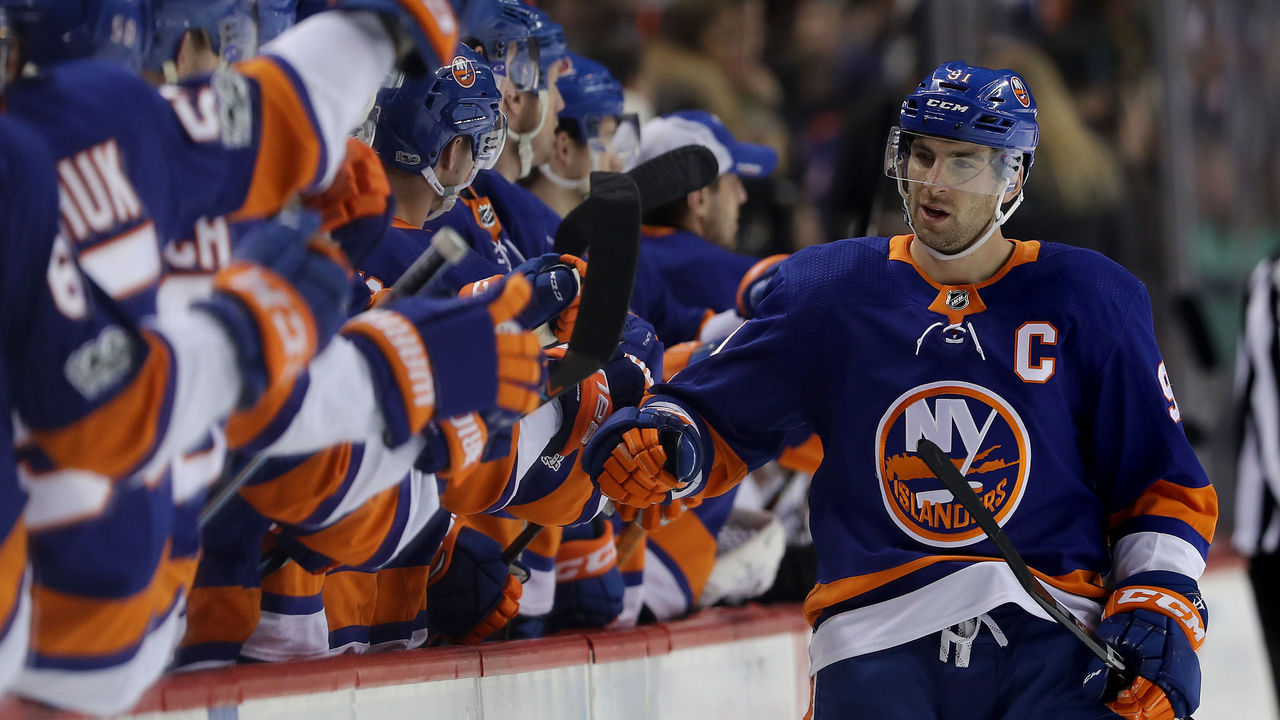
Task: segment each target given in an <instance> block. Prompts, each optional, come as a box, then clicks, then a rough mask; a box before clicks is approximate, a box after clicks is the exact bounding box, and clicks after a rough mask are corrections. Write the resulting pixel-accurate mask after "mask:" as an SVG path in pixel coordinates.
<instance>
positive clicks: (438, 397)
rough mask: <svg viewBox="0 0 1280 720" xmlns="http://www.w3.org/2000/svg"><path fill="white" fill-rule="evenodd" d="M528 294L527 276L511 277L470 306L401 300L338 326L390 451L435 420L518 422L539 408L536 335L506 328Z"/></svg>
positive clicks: (539, 354)
mask: <svg viewBox="0 0 1280 720" xmlns="http://www.w3.org/2000/svg"><path fill="white" fill-rule="evenodd" d="M529 293H530V289H529V283H528V281H527V280H525V278H524V276H522V275H513V276H509V277H508V278H506V279H505V280H504V281H502V282H499V283H497V284H495V286H494V287H492V288H490V290H489V291H488V292H486V293H484V294H482V295H478V296H476V297H474V298H470V299H467V300H439V299H433V298H424V297H409V298H404V299H402V300H399V301H397V302H395V303H393V304H391V305H388V306H386V307H385V308H379V309H376V310H370V311H368V312H365V313H362V314H360V315H357V316H356V317H355V318H353V319H352V320H351V321H350V322H348V323H347V324H346V325H345V326H343V328H342V334H343V335H344V336H346V337H348V338H349V339H351V341H352V343H353V344H354V345H355V346H356V348H357V349H359V350H360V352H361V353H362V354H363V355H364V357H365V359H366V360H367V361H368V364H369V369H370V372H371V374H372V376H373V381H374V387H375V389H376V390H377V392H378V397H379V403H380V406H381V408H382V413H383V418H384V420H385V421H386V434H385V438H384V439H385V440H386V442H387V443H388V444H389V445H391V446H392V447H394V446H397V445H400V444H401V443H404V442H405V441H406V440H408V439H409V438H410V437H411V436H412V435H414V434H415V433H418V432H420V431H421V430H422V429H423V428H424V427H426V424H427V423H428V422H429V421H430V420H431V419H432V418H433V417H435V416H437V415H438V416H440V417H458V416H461V415H466V414H468V413H471V412H481V413H485V412H493V413H494V414H496V415H498V416H499V417H512V418H515V417H520V416H522V415H525V414H527V413H529V412H531V411H533V410H534V409H535V408H537V407H538V404H539V403H540V401H541V391H542V383H543V370H544V367H543V357H542V348H541V346H540V344H539V343H538V339H537V337H535V336H534V335H533V333H530V332H527V331H523V330H520V329H519V328H518V327H516V326H515V325H514V323H510V322H508V321H509V320H510V319H511V318H513V317H515V316H516V315H517V314H518V313H519V312H520V311H521V310H523V309H524V307H525V305H527V304H528V302H529ZM487 417H490V418H491V417H493V416H492V415H488V416H487Z"/></svg>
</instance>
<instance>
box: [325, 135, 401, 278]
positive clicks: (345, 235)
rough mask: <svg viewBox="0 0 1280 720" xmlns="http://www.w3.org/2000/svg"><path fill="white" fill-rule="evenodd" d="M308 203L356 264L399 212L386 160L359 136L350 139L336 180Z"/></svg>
mask: <svg viewBox="0 0 1280 720" xmlns="http://www.w3.org/2000/svg"><path fill="white" fill-rule="evenodd" d="M305 203H306V206H307V207H309V208H311V209H313V210H316V211H317V212H319V213H320V229H321V230H322V231H324V232H328V233H329V234H330V235H331V236H332V237H333V239H334V240H335V241H336V242H337V243H338V245H339V246H341V247H342V250H343V252H345V253H346V254H347V258H349V259H350V260H351V263H352V264H353V265H355V266H356V267H361V266H362V264H363V263H364V260H365V258H367V257H368V256H369V253H370V252H372V251H373V249H374V248H375V247H377V245H378V243H379V242H380V241H381V240H382V238H383V236H385V235H386V234H387V228H389V227H391V217H392V215H394V214H395V202H394V201H393V200H392V199H391V184H390V183H389V182H388V181H387V173H386V171H384V170H383V169H382V161H381V160H379V159H378V155H377V153H375V152H374V151H373V148H371V147H369V146H368V145H365V144H364V143H362V142H360V141H359V140H356V139H355V138H348V139H347V154H346V156H345V157H344V158H343V160H342V165H340V166H339V167H338V174H337V175H336V176H334V179H333V182H332V183H330V184H329V187H328V188H327V189H326V190H325V191H324V192H323V193H321V194H319V195H315V196H312V197H309V198H307V199H306V201H305Z"/></svg>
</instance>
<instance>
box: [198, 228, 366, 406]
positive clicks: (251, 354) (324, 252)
mask: <svg viewBox="0 0 1280 720" xmlns="http://www.w3.org/2000/svg"><path fill="white" fill-rule="evenodd" d="M319 225H320V221H319V218H318V217H317V216H315V215H314V214H312V213H309V212H291V213H288V214H286V215H281V216H279V217H277V218H276V219H274V220H272V221H269V222H263V223H259V224H256V225H255V226H253V227H252V228H251V229H250V230H249V231H248V232H247V233H246V234H245V235H244V237H243V238H242V239H241V241H240V243H239V244H238V245H237V246H236V251H235V255H234V256H233V257H232V259H231V262H230V263H229V264H228V265H227V266H226V267H225V268H223V269H222V270H220V271H219V272H218V274H217V275H215V276H214V278H213V294H212V296H211V297H210V298H209V299H208V300H204V301H202V302H200V303H199V304H197V305H196V307H197V308H198V309H200V310H203V311H205V312H207V313H209V314H210V315H212V316H213V317H214V318H216V319H217V320H218V321H219V322H220V323H221V324H222V326H223V327H224V328H225V329H226V331H227V333H228V334H229V335H230V336H231V339H232V341H233V342H234V344H235V347H236V354H237V359H238V361H239V365H240V371H241V377H242V378H243V383H242V386H241V393H240V399H239V403H238V405H239V407H240V409H241V410H246V409H251V408H255V406H258V405H259V404H261V403H264V402H271V400H272V399H273V398H275V397H276V396H278V395H279V393H280V392H281V391H282V390H283V391H285V392H287V388H289V387H291V386H292V384H293V381H294V379H295V378H296V377H297V376H298V374H299V373H300V372H301V371H302V370H303V369H304V368H305V367H306V366H307V364H308V363H310V362H311V358H312V357H313V356H314V355H315V354H316V353H318V352H319V351H320V350H321V349H323V348H324V346H325V345H326V344H328V342H329V339H330V338H331V337H332V336H333V334H334V333H335V332H336V331H337V330H338V327H339V326H340V325H341V324H342V321H343V320H344V319H345V318H346V315H347V303H348V299H349V297H350V281H351V277H352V272H351V267H350V265H349V264H348V263H347V261H346V258H345V257H343V255H342V251H341V249H339V248H338V246H337V245H335V244H334V243H333V242H332V241H330V240H327V239H324V238H322V237H320V236H318V235H315V233H316V231H317V230H318V229H319ZM233 417H234V416H233Z"/></svg>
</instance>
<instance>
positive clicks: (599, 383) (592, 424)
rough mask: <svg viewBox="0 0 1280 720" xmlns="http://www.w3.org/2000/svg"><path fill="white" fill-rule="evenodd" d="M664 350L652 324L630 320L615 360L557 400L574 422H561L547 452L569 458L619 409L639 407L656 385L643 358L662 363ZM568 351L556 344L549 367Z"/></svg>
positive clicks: (548, 357) (629, 318)
mask: <svg viewBox="0 0 1280 720" xmlns="http://www.w3.org/2000/svg"><path fill="white" fill-rule="evenodd" d="M654 346H656V348H657V349H656V350H655V349H654ZM661 348H662V344H661V343H659V342H658V340H657V336H656V335H655V333H654V331H653V326H652V325H650V324H649V323H648V322H646V321H645V320H643V319H641V318H639V317H636V316H635V315H632V316H630V317H628V318H627V325H626V329H625V330H624V331H623V336H622V341H621V342H620V343H619V344H618V349H617V351H615V353H614V358H613V360H611V361H610V362H609V364H608V365H605V366H604V368H603V369H601V370H597V371H596V372H594V373H592V374H591V375H590V376H589V377H588V378H587V379H586V380H583V381H582V382H581V383H578V387H577V388H576V389H574V390H573V391H570V392H567V393H565V394H563V395H561V396H560V397H559V398H557V400H558V402H559V403H560V407H561V410H562V411H563V415H564V417H565V418H573V421H572V422H565V423H562V425H561V428H560V431H559V432H558V433H556V435H555V436H553V437H552V438H551V440H550V441H549V442H548V443H547V447H548V449H550V450H552V451H553V452H555V453H556V454H558V455H560V456H561V457H568V456H569V455H570V454H571V453H573V452H575V451H577V450H580V449H581V448H582V447H583V446H584V445H586V443H587V441H588V440H590V439H591V436H592V435H594V434H595V432H596V430H597V429H598V428H599V427H600V424H601V423H603V422H604V421H605V419H606V418H608V417H609V416H610V415H611V414H613V411H614V410H615V409H616V408H619V407H634V406H636V405H639V404H640V400H641V399H642V398H643V397H644V393H645V391H646V390H648V389H649V388H650V387H652V386H653V374H652V373H651V372H650V371H649V368H648V366H646V365H645V362H644V360H642V359H641V357H644V358H648V359H650V360H652V359H653V357H654V356H657V357H658V358H659V362H660V361H661ZM566 350H567V346H565V345H557V346H556V347H553V348H550V349H548V350H547V351H546V353H547V363H548V366H549V368H554V367H555V364H556V363H557V362H558V361H560V360H561V359H562V358H564V355H565V352H566Z"/></svg>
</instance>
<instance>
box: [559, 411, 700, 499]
mask: <svg viewBox="0 0 1280 720" xmlns="http://www.w3.org/2000/svg"><path fill="white" fill-rule="evenodd" d="M582 468H583V469H584V470H585V471H586V472H587V474H589V475H590V476H591V480H592V482H594V483H595V484H596V485H597V486H598V487H599V488H600V492H601V493H603V494H604V495H605V496H606V497H608V498H609V499H611V500H613V501H614V502H615V503H617V504H619V505H634V506H635V507H638V508H645V507H648V506H650V505H656V504H659V503H664V502H668V501H670V500H671V499H672V496H671V493H672V492H676V491H679V490H683V489H684V488H686V487H687V486H688V484H689V483H691V482H693V481H694V480H696V479H697V477H698V474H699V473H700V472H701V470H702V457H701V449H700V445H699V438H698V431H697V429H696V428H695V427H694V426H693V425H692V424H690V423H689V422H688V421H687V420H685V419H684V418H683V417H680V416H679V415H676V414H674V413H671V412H667V411H665V410H655V409H651V408H645V409H636V408H623V409H621V410H619V411H617V412H615V413H614V414H613V415H612V416H611V417H610V418H609V419H608V420H606V421H605V422H604V424H603V425H601V426H600V429H599V430H597V431H596V433H595V435H594V436H593V437H592V438H591V439H590V440H589V441H588V442H587V446H586V448H584V449H583V451H582Z"/></svg>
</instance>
